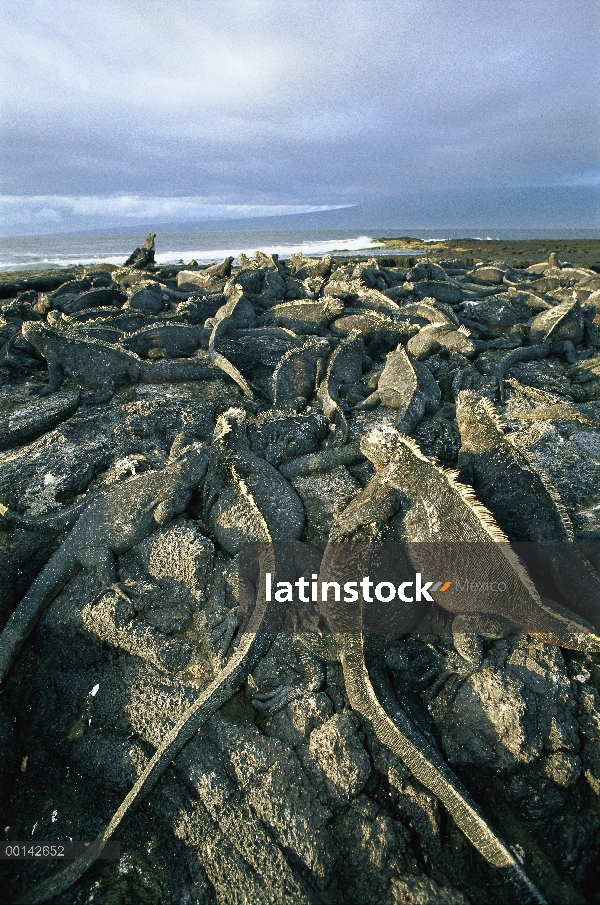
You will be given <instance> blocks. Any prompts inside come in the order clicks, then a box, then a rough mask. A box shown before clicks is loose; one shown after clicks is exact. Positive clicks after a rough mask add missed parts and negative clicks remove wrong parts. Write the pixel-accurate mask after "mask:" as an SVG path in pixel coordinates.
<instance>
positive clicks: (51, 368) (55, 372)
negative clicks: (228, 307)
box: [22, 321, 223, 402]
mask: <svg viewBox="0 0 600 905" xmlns="http://www.w3.org/2000/svg"><path fill="white" fill-rule="evenodd" d="M22 333H23V336H24V337H25V339H26V340H27V341H28V342H30V343H31V344H32V345H33V346H35V348H36V349H37V350H38V352H40V353H41V354H42V355H43V356H44V358H45V359H46V361H47V362H48V372H49V375H50V381H49V383H48V385H47V387H46V388H45V390H43V391H42V393H53V392H55V391H56V390H58V389H59V387H60V386H61V384H62V381H63V378H64V377H65V376H66V377H70V378H71V380H73V381H75V383H78V384H79V385H80V386H83V387H89V388H91V389H98V388H100V390H101V393H100V395H99V396H97V397H96V398H95V400H94V401H97V402H101V401H107V400H108V399H110V398H111V396H112V395H113V393H114V391H115V388H116V386H117V384H118V383H123V382H129V383H135V382H136V381H141V382H143V383H174V382H177V381H183V380H205V379H207V378H215V377H220V376H221V373H222V371H223V369H222V368H220V367H219V363H218V362H215V364H216V367H211V362H210V360H209V359H208V357H206V355H205V354H204V355H199V356H196V357H195V358H193V359H180V360H178V361H145V360H144V359H142V358H139V357H138V356H137V355H135V354H134V353H133V352H127V351H126V350H125V349H119V348H118V347H116V346H113V345H110V344H109V343H106V342H102V340H91V339H86V338H84V337H82V336H78V335H76V334H74V333H71V332H70V331H69V330H68V329H67V330H65V329H62V328H59V327H49V326H48V325H47V324H44V323H41V322H38V321H26V322H25V323H24V324H23V327H22Z"/></svg>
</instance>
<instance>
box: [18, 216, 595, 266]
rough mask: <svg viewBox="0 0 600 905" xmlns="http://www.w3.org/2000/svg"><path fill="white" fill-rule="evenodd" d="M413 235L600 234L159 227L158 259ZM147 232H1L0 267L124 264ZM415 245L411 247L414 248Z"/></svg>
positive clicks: (575, 233)
mask: <svg viewBox="0 0 600 905" xmlns="http://www.w3.org/2000/svg"><path fill="white" fill-rule="evenodd" d="M377 235H379V236H381V235H384V236H388V237H393V236H411V237H413V238H416V239H422V240H423V245H424V247H426V244H427V242H428V241H430V242H431V241H433V240H435V239H464V238H472V239H488V240H490V239H501V240H505V241H509V240H515V241H519V240H526V239H563V240H568V239H600V230H593V229H592V230H590V229H587V230H585V229H581V230H578V229H563V230H539V229H538V230H533V229H495V230H489V231H488V230H469V229H410V228H409V227H406V228H402V229H397V230H390V229H389V228H387V229H384V228H382V229H381V230H379V231H378V232H375V231H373V230H371V231H367V230H352V229H329V230H323V229H322V230H319V229H313V230H307V229H304V230H301V229H297V230H264V229H261V230H252V229H247V230H235V231H233V230H228V231H218V230H215V231H211V232H192V231H186V230H182V231H180V232H164V233H160V232H159V233H157V237H156V240H155V247H156V260H157V262H158V263H160V264H169V263H176V262H179V261H183V262H187V261H190V260H192V259H194V260H196V261H198V263H201V264H205V263H206V264H208V263H212V262H214V261H221V260H222V259H223V258H225V257H227V256H228V255H233V257H234V258H237V257H238V255H239V254H240V253H242V252H243V253H244V254H246V255H248V256H250V257H251V256H252V255H253V254H254V252H255V251H256V250H260V251H264V252H266V253H268V254H273V253H276V254H278V255H279V256H280V257H281V258H285V257H289V255H290V254H291V253H292V252H297V251H300V252H303V253H304V254H307V255H323V254H328V253H332V254H353V253H360V252H366V253H368V254H369V255H372V254H373V255H376V254H402V249H401V248H399V249H394V250H393V252H391V251H390V250H389V249H386V247H385V246H382V245H381V244H380V243H377V242H376V240H375V238H374V236H377ZM145 238H146V234H145V233H144V232H143V231H140V233H139V234H137V233H136V234H134V233H131V232H127V233H80V234H77V235H56V236H23V237H10V238H1V237H0V270H3V271H7V270H9V271H10V270H22V269H25V268H27V269H38V268H39V269H45V268H51V267H68V266H70V265H74V264H84V265H89V264H95V263H98V262H100V261H106V262H109V263H111V264H123V262H124V261H125V259H126V258H127V257H128V256H129V255H130V254H131V252H132V251H133V249H134V248H135V247H136V246H137V245H141V244H142V243H143V242H144V240H145ZM413 252H414V249H407V250H406V252H405V253H406V254H411V253H413Z"/></svg>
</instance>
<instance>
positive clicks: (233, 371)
mask: <svg viewBox="0 0 600 905" xmlns="http://www.w3.org/2000/svg"><path fill="white" fill-rule="evenodd" d="M225 297H226V298H227V301H226V302H225V304H224V305H223V306H222V307H221V308H219V310H218V311H217V313H216V314H215V316H214V317H209V318H208V319H207V320H206V321H205V324H204V326H205V327H206V328H209V329H211V330H212V332H211V334H210V339H209V341H208V354H209V357H210V360H211V361H212V362H214V364H216V365H217V367H219V368H221V370H222V371H225V373H226V374H229V376H230V377H231V379H232V380H234V381H235V383H237V385H238V386H239V387H240V389H241V390H242V392H243V393H245V395H246V396H252V389H251V388H250V385H249V384H248V382H247V381H246V380H245V379H244V378H243V377H242V375H241V374H240V372H239V371H238V369H237V368H236V367H235V365H232V364H231V362H230V361H228V360H227V359H226V358H225V356H224V355H221V353H220V352H218V351H217V342H218V340H219V339H220V338H222V337H223V336H225V334H226V333H228V332H229V330H231V329H232V328H234V327H254V326H255V324H256V313H255V311H254V306H253V305H252V303H251V302H249V301H248V299H247V298H246V297H245V296H244V289H243V287H242V286H240V285H239V284H238V283H235V282H234V281H232V280H230V281H229V283H227V285H226V286H225Z"/></svg>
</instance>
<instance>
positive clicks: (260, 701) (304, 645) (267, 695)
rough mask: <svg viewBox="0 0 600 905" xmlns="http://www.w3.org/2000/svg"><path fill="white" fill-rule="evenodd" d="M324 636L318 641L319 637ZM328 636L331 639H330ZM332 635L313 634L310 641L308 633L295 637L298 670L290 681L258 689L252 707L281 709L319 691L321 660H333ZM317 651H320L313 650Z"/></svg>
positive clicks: (322, 681)
mask: <svg viewBox="0 0 600 905" xmlns="http://www.w3.org/2000/svg"><path fill="white" fill-rule="evenodd" d="M322 638H324V639H326V640H325V641H324V642H323V643H321V639H322ZM330 639H331V642H330ZM332 642H333V636H331V635H330V636H319V635H315V636H314V640H313V642H312V643H311V641H310V640H309V636H307V635H295V636H294V653H295V654H296V657H297V658H298V662H299V664H300V668H301V673H300V674H299V676H298V678H297V679H296V680H294V681H292V682H284V683H282V684H281V685H278V686H277V687H276V688H273V689H271V690H269V691H259V692H258V693H257V694H255V695H254V696H253V698H252V706H253V707H256V709H257V710H273V711H277V710H281V709H282V708H283V707H285V705H286V704H289V702H290V701H293V700H294V698H299V697H302V696H303V695H308V694H312V693H313V692H315V691H318V690H319V688H321V686H322V685H323V683H324V682H325V664H324V662H323V661H324V660H336V659H337V651H336V649H335V646H334V647H333V648H332V647H331V643H332ZM315 649H316V650H319V653H316V652H315Z"/></svg>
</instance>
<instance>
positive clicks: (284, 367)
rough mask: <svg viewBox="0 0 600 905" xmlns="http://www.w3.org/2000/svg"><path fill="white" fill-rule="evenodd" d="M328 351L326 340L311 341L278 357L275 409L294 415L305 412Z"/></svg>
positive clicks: (274, 398)
mask: <svg viewBox="0 0 600 905" xmlns="http://www.w3.org/2000/svg"><path fill="white" fill-rule="evenodd" d="M330 351H331V346H330V345H329V343H328V342H327V340H326V339H323V338H321V337H313V338H311V339H307V340H306V341H305V342H304V343H302V345H301V346H298V347H297V348H295V349H290V350H289V352H286V353H285V354H284V355H283V356H282V357H281V360H280V362H279V364H278V365H277V367H276V368H275V370H274V372H273V379H272V387H273V390H272V392H273V408H274V409H281V410H282V411H289V410H290V409H292V410H294V411H297V410H299V409H301V408H304V406H305V405H306V403H307V400H308V399H310V397H311V396H312V394H313V392H314V389H315V384H316V382H317V379H318V377H319V376H320V375H321V374H322V372H323V370H324V368H325V359H326V358H327V356H328V355H329V353H330Z"/></svg>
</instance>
